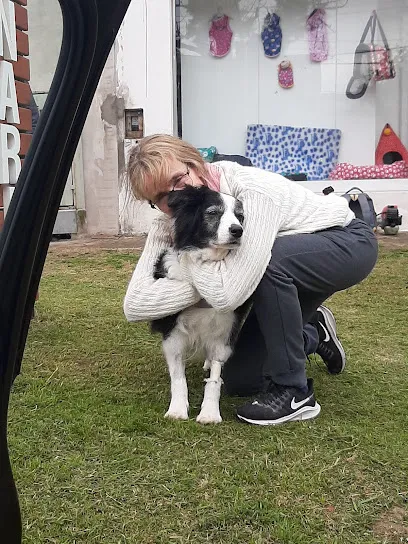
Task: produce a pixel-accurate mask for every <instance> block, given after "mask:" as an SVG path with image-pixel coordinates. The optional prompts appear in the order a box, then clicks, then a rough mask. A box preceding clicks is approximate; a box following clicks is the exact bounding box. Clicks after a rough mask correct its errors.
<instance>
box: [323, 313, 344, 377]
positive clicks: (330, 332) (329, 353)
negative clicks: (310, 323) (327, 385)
mask: <svg viewBox="0 0 408 544" xmlns="http://www.w3.org/2000/svg"><path fill="white" fill-rule="evenodd" d="M316 313H317V322H316V325H317V329H318V331H319V345H318V346H317V349H316V353H317V355H320V357H321V358H322V359H323V361H324V363H325V365H326V366H327V370H328V371H329V372H330V374H340V372H343V370H344V367H345V366H346V354H345V352H344V348H343V346H342V345H341V342H340V340H339V339H338V338H337V329H336V320H335V319H334V315H333V314H332V312H331V311H330V310H329V308H326V306H319V308H318V309H317V312H316Z"/></svg>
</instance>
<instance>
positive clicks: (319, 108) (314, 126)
mask: <svg viewBox="0 0 408 544" xmlns="http://www.w3.org/2000/svg"><path fill="white" fill-rule="evenodd" d="M316 6H317V7H316ZM319 6H320V7H319ZM373 10H376V11H373ZM176 17H177V20H176V36H177V31H178V32H179V34H180V39H179V56H180V63H179V77H180V88H181V111H182V114H181V115H180V119H179V120H180V121H181V124H182V135H183V138H185V139H186V140H188V141H191V142H192V143H193V144H194V145H196V146H197V147H200V148H201V147H210V146H215V147H216V148H217V150H218V152H219V153H222V154H239V155H245V156H247V157H249V158H250V159H251V161H252V163H253V164H254V165H256V166H259V167H261V168H265V169H268V170H273V171H276V172H279V173H283V174H287V173H289V174H293V173H297V174H305V176H306V177H307V179H309V180H326V179H328V178H329V177H330V175H332V176H333V175H334V173H335V172H337V171H338V170H335V168H336V165H337V164H338V163H349V164H350V165H353V166H360V167H361V166H374V164H375V156H376V148H377V145H378V144H379V142H381V146H383V145H384V144H386V147H387V150H388V148H390V150H391V151H393V153H391V155H387V157H386V158H385V161H386V162H387V161H388V162H392V161H394V160H395V159H400V160H401V158H404V157H403V156H404V153H406V151H405V148H404V147H403V145H402V144H407V143H408V134H407V127H406V123H403V119H405V118H406V110H407V105H406V99H404V96H406V92H407V90H408V79H407V77H408V76H407V62H408V61H407V56H406V48H407V41H408V33H407V31H406V29H407V23H408V3H407V1H406V0H396V1H393V2H388V1H386V0H378V1H373V0H344V1H340V0H339V1H338V2H331V1H327V2H320V3H316V2H313V3H312V2H303V1H300V0H290V1H288V0H276V1H273V0H271V1H268V0H266V1H264V0H260V1H257V0H225V1H224V2H222V3H220V2H217V1H212V0H210V1H208V2H202V1H201V0H188V1H185V2H183V3H182V5H180V6H179V8H178V10H177V11H176ZM360 42H362V43H360ZM353 74H354V76H353ZM387 123H388V124H389V125H390V127H391V131H392V132H391V133H390V131H389V130H386V134H385V136H386V135H387V134H388V133H390V134H392V140H391V138H388V140H387V139H386V138H385V136H383V137H382V138H381V136H382V134H383V129H384V128H385V127H386V124H387ZM387 128H388V127H387ZM388 135H389V134H388ZM400 140H401V141H400ZM401 142H402V143H401ZM398 149H399V152H398ZM395 150H397V151H395ZM405 158H408V154H407V155H405ZM377 162H379V159H378V157H377ZM381 162H383V160H381ZM404 167H405V166H404V165H403V164H402V163H401V162H400V164H399V165H396V166H395V165H394V169H395V171H394V172H391V174H390V175H388V174H387V173H386V171H387V168H388V170H389V168H390V166H389V165H388V167H387V168H383V167H381V168H379V169H377V170H378V171H376V175H377V177H398V176H399V174H400V173H401V172H403V171H404ZM339 172H340V173H341V170H340V171H339ZM356 175H357V177H364V176H365V175H368V174H367V172H366V171H365V170H364V169H363V168H358V169H356ZM399 177H401V176H399ZM403 177H408V175H405V176H403Z"/></svg>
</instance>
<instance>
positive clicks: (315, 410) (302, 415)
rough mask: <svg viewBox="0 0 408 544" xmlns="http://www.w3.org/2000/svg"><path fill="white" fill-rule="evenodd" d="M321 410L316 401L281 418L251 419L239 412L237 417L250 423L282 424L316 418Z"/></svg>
mask: <svg viewBox="0 0 408 544" xmlns="http://www.w3.org/2000/svg"><path fill="white" fill-rule="evenodd" d="M320 410H321V408H320V404H319V403H318V402H316V403H315V405H314V406H304V407H303V408H300V409H299V410H298V411H297V412H293V414H289V415H288V416H284V417H281V418H279V419H249V418H247V417H244V416H240V415H239V414H237V417H238V419H240V420H241V421H245V423H250V424H251V425H264V426H266V425H282V424H283V423H288V422H290V421H306V420H307V419H314V418H315V417H317V416H318V415H319V414H320Z"/></svg>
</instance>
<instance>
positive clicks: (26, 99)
mask: <svg viewBox="0 0 408 544" xmlns="http://www.w3.org/2000/svg"><path fill="white" fill-rule="evenodd" d="M13 2H14V4H15V14H16V33H17V53H18V58H17V61H16V62H12V65H13V71H14V80H15V82H16V92H17V101H18V106H19V108H18V111H19V114H20V123H19V124H18V125H16V127H17V128H18V130H19V132H20V138H21V146H20V157H21V158H22V162H23V160H24V157H25V155H26V153H27V150H28V148H29V146H30V143H31V138H32V134H31V131H32V124H31V110H30V109H29V108H28V104H29V103H30V87H29V85H28V82H29V80H30V61H29V58H28V54H29V48H28V34H27V31H28V15H27V7H26V6H27V0H13ZM2 58H3V57H1V56H0V60H1V59H2ZM0 123H4V121H0ZM3 222H4V208H3V191H2V190H0V228H1V227H2V226H3Z"/></svg>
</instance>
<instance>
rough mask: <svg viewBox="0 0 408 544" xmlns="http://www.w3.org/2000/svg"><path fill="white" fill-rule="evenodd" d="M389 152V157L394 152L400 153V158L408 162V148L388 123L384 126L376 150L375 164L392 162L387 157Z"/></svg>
mask: <svg viewBox="0 0 408 544" xmlns="http://www.w3.org/2000/svg"><path fill="white" fill-rule="evenodd" d="M387 153H389V154H390V155H389V157H391V156H392V154H399V155H400V156H401V158H400V159H399V160H402V161H405V162H407V163H408V150H407V148H406V147H405V146H404V145H403V144H402V142H401V140H400V139H399V138H398V136H397V135H396V134H395V132H394V131H393V129H392V128H391V125H389V124H388V123H387V124H386V125H385V127H384V128H383V130H382V132H381V136H380V139H379V141H378V145H377V149H376V151H375V164H390V162H389V160H388V159H387V157H386V155H387ZM384 158H385V160H384Z"/></svg>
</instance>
